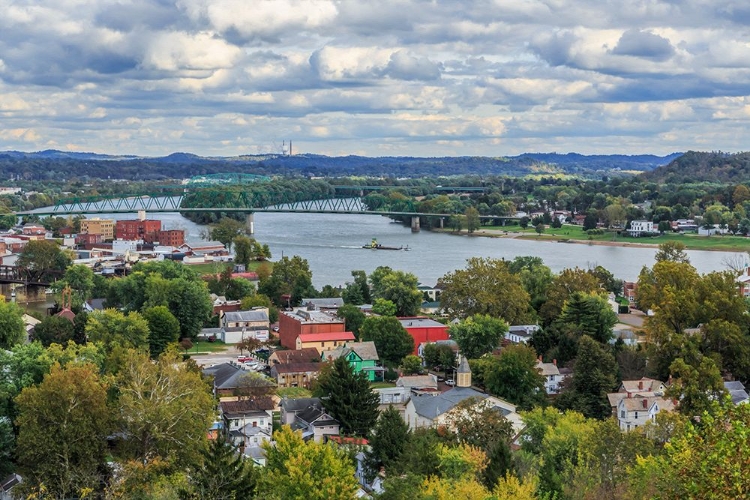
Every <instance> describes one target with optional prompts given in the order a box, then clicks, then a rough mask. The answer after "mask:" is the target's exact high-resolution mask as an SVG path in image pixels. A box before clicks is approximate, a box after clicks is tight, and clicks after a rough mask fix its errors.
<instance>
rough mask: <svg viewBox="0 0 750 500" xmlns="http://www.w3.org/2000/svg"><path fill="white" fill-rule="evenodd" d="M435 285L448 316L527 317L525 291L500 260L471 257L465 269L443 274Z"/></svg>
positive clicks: (510, 320) (517, 320)
mask: <svg viewBox="0 0 750 500" xmlns="http://www.w3.org/2000/svg"><path fill="white" fill-rule="evenodd" d="M438 284H439V285H440V286H441V287H442V289H443V293H442V294H441V295H440V305H441V307H442V308H443V310H444V311H445V312H446V313H447V314H448V316H450V317H451V318H466V317H469V316H472V315H474V314H488V315H490V316H492V317H495V318H502V319H504V320H505V321H506V322H508V323H509V324H523V323H525V320H526V319H528V309H529V299H530V297H529V294H528V293H527V292H526V290H524V288H523V285H522V283H521V280H520V278H519V277H518V275H516V274H513V273H511V272H510V269H509V266H508V263H507V262H505V261H503V260H500V259H484V258H478V257H473V258H471V259H469V260H468V261H467V267H466V269H461V270H457V271H454V272H452V273H448V274H446V275H445V276H443V277H442V278H440V280H439V281H438Z"/></svg>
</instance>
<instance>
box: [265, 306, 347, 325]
mask: <svg viewBox="0 0 750 500" xmlns="http://www.w3.org/2000/svg"><path fill="white" fill-rule="evenodd" d="M279 314H284V315H285V316H288V317H290V318H292V319H293V320H295V321H297V322H299V323H302V324H319V323H341V324H343V323H344V320H343V319H342V318H339V317H338V316H336V315H335V314H329V313H327V312H324V311H308V310H307V309H305V308H303V307H301V308H297V309H295V310H294V311H279Z"/></svg>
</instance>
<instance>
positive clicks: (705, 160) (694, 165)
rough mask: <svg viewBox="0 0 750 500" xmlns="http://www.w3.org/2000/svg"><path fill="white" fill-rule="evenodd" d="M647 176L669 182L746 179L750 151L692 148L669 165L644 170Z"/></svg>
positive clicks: (747, 177) (748, 170)
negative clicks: (706, 150)
mask: <svg viewBox="0 0 750 500" xmlns="http://www.w3.org/2000/svg"><path fill="white" fill-rule="evenodd" d="M644 177H645V178H646V179H648V180H651V181H655V182H666V183H683V182H691V183H693V182H720V183H738V182H745V181H748V180H750V153H747V152H745V153H735V154H729V153H722V152H720V151H719V152H710V153H704V152H697V151H688V152H687V153H685V154H684V155H682V156H680V157H679V158H675V159H674V160H672V161H671V162H670V163H669V164H668V165H664V166H662V167H659V168H656V169H654V170H652V171H651V172H648V173H646V174H644Z"/></svg>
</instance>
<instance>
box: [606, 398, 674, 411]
mask: <svg viewBox="0 0 750 500" xmlns="http://www.w3.org/2000/svg"><path fill="white" fill-rule="evenodd" d="M644 401H645V402H646V406H645V407H644V406H643V402H644ZM619 405H623V406H624V408H625V409H626V410H627V411H643V410H650V409H651V408H652V407H653V406H654V405H658V407H659V411H672V410H674V407H675V404H674V401H672V400H671V399H667V398H663V397H661V396H640V395H639V396H635V397H632V398H622V400H620V403H618V406H619Z"/></svg>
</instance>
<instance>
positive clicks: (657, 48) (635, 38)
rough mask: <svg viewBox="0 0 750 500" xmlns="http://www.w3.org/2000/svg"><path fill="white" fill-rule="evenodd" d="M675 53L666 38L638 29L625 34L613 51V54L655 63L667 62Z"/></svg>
mask: <svg viewBox="0 0 750 500" xmlns="http://www.w3.org/2000/svg"><path fill="white" fill-rule="evenodd" d="M674 52H675V51H674V47H672V44H670V43H669V40H667V39H666V38H663V37H661V36H659V35H655V34H653V33H649V32H648V31H641V30H637V29H630V30H628V31H626V32H625V33H623V34H622V36H621V37H620V40H619V41H618V42H617V46H615V48H614V49H612V53H613V54H617V55H621V56H634V57H644V58H646V59H652V60H654V61H666V60H667V59H669V58H670V57H672V56H673V55H674Z"/></svg>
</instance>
